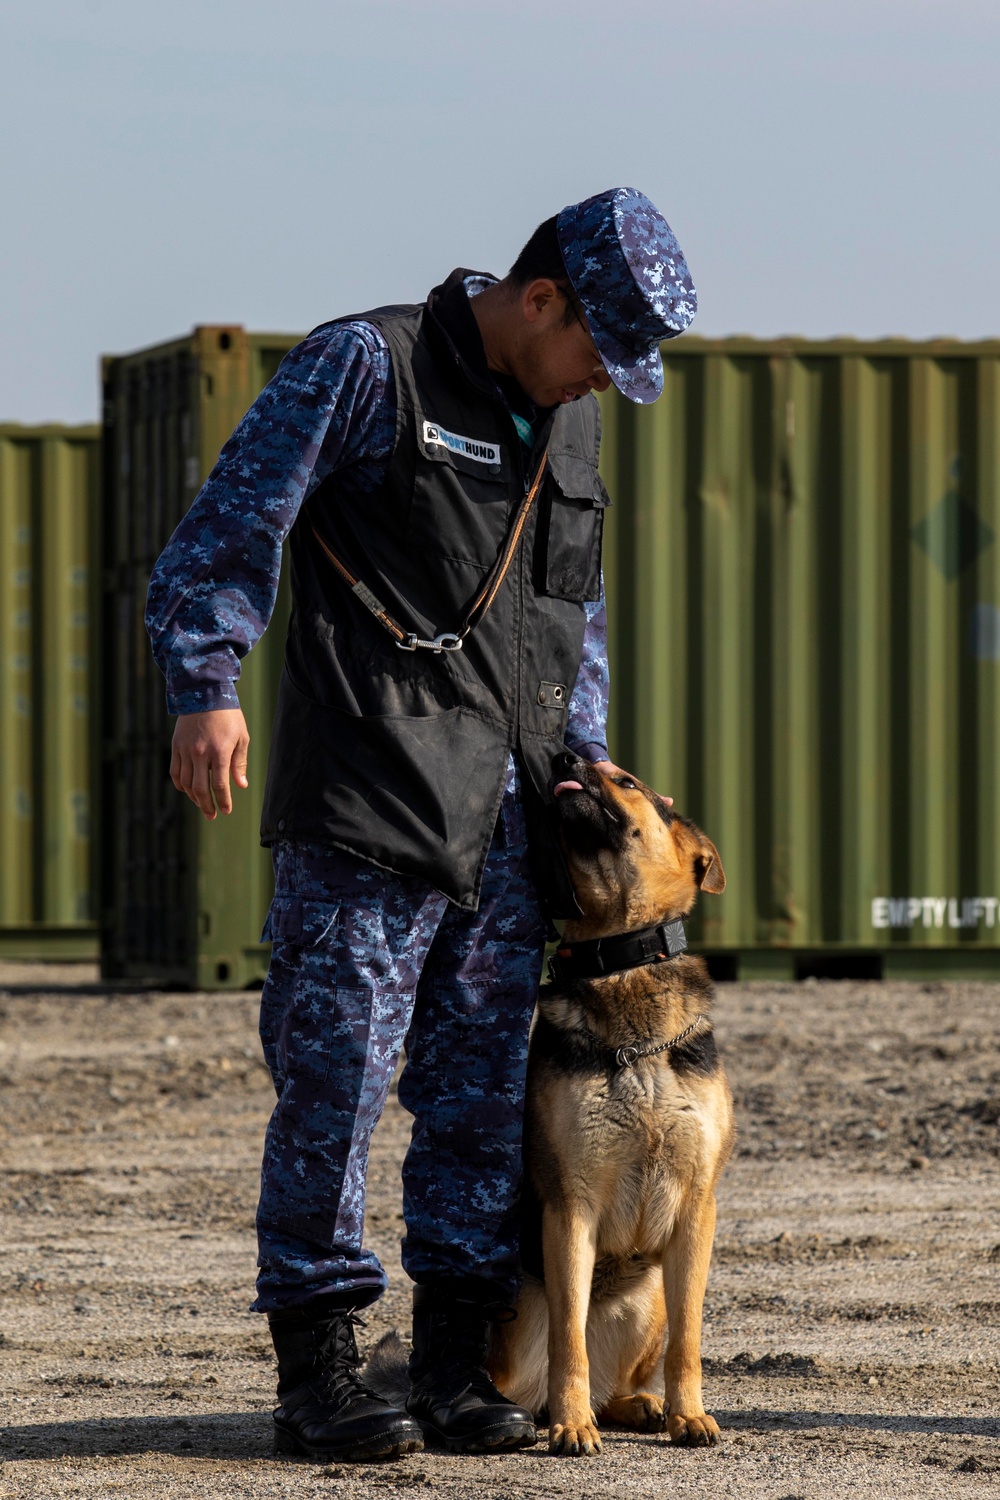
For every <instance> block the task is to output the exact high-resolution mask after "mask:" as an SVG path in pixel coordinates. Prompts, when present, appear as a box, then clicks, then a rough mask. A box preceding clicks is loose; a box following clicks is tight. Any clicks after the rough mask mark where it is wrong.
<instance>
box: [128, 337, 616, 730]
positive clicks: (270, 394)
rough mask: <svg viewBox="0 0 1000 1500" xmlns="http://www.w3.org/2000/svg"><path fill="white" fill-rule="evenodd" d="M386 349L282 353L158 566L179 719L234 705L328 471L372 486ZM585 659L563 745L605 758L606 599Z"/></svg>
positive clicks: (165, 666)
mask: <svg viewBox="0 0 1000 1500" xmlns="http://www.w3.org/2000/svg"><path fill="white" fill-rule="evenodd" d="M395 423H396V395H395V388H394V384H393V379H392V365H391V362H390V358H389V350H388V347H387V346H386V344H385V341H384V340H383V338H382V336H381V334H380V333H379V332H378V330H377V329H375V328H373V327H372V325H371V324H370V323H364V322H354V323H338V324H333V325H325V326H324V327H322V328H318V329H316V330H315V331H314V332H313V333H311V334H310V335H309V337H308V338H307V339H304V340H303V342H302V343H301V344H298V345H297V346H296V347H295V348H294V349H293V350H291V352H290V353H289V354H288V355H286V357H285V359H284V360H283V361H282V363H281V366H280V368H279V370H278V373H277V374H276V375H275V377H274V379H273V380H272V381H271V382H270V383H269V384H268V385H267V386H266V387H265V388H264V390H263V391H262V392H261V394H260V396H258V398H257V400H256V401H255V402H254V404H253V406H252V407H251V408H250V410H249V411H248V412H247V414H246V416H245V417H244V418H243V420H242V421H241V422H240V424H239V426H238V427H237V428H236V431H235V432H234V433H233V435H232V437H231V438H230V439H229V441H228V442H227V444H226V446H225V447H224V448H223V450H222V452H221V453H220V455H219V459H218V462H217V463H216V465H215V467H214V469H213V470H212V472H211V474H210V475H209V476H208V479H207V480H206V482H205V484H204V486H203V487H202V489H201V491H200V492H199V494H198V496H197V497H196V499H195V501H194V504H193V505H192V506H191V509H190V510H189V511H188V513H187V515H186V516H185V517H184V519H183V520H182V521H181V523H180V525H179V526H178V527H177V529H176V531H175V532H174V534H173V536H172V537H171V538H170V540H169V542H168V543H167V545H166V547H165V548H164V550H163V553H162V555H161V556H160V558H159V560H158V561H157V564H156V566H155V568H154V569H153V575H152V578H151V580H150V585H149V596H148V599H147V604H146V628H147V630H148V631H149V637H150V640H151V642H152V646H153V655H154V657H155V658H156V662H157V664H158V666H159V667H160V670H161V671H162V672H163V675H164V676H165V678H166V680H167V707H168V710H169V712H170V713H172V714H189V713H199V712H201V711H203V710H206V709H215V708H238V707H239V698H238V696H237V692H236V683H237V680H238V679H239V675H240V662H241V661H242V659H243V657H244V656H245V655H246V654H247V652H248V651H249V650H250V648H251V647H252V646H253V645H254V644H255V643H256V642H257V641H258V640H259V639H260V637H261V635H262V634H263V632H264V629H265V627H266V626H267V623H268V621H269V620H270V618H271V613H272V611H273V609H274V601H275V596H276V594H277V589H278V575H279V571H280V567H281V545H282V543H283V541H284V539H285V537H286V536H287V535H288V532H289V531H290V530H291V527H292V525H293V523H294V521H295V518H296V516H297V515H298V512H299V507H300V506H301V505H302V504H303V502H304V501H305V500H307V499H308V498H309V496H310V495H311V493H312V492H313V490H314V489H315V488H316V486H317V485H318V484H320V483H321V481H322V480H324V479H325V478H326V477H327V476H328V475H329V474H332V473H334V472H336V474H337V476H338V484H340V485H342V486H354V487H356V490H357V491H360V492H361V493H365V494H368V493H371V492H373V491H374V490H376V489H378V488H379V486H380V485H381V484H382V481H383V479H384V476H385V470H386V465H387V463H388V460H389V457H390V456H391V453H392V445H393V437H394V432H395ZM585 608H586V611H587V626H586V631H585V634H584V645H583V660H582V663H581V667H580V673H579V677H578V678H577V683H576V688H575V690H574V693H573V697H572V700H571V702H570V707H569V717H568V724H567V732H566V744H567V745H568V747H569V748H570V749H571V750H575V751H576V752H577V754H579V755H583V756H585V757H586V758H587V759H588V760H601V759H603V758H605V757H606V756H607V753H608V752H607V745H606V728H605V726H606V722H607V710H608V653H607V637H606V618H605V612H604V603H603V600H601V602H600V603H597V604H588V605H586V606H585Z"/></svg>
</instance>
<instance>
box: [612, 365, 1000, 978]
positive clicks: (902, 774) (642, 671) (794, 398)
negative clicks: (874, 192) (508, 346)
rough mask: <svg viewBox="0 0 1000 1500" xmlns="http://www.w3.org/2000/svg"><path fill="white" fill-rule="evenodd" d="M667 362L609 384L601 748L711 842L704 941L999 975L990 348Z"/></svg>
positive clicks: (900, 969) (743, 956)
mask: <svg viewBox="0 0 1000 1500" xmlns="http://www.w3.org/2000/svg"><path fill="white" fill-rule="evenodd" d="M664 364H665V375H666V379H665V390H664V395H663V397H662V398H661V400H660V401H659V402H657V403H656V405H654V406H651V407H634V406H631V405H629V404H628V403H627V402H625V401H623V400H621V399H620V398H613V399H610V400H609V399H605V401H604V413H605V436H604V458H603V470H604V474H605V478H606V481H607V483H608V487H609V489H610V491H611V494H612V496H613V498H614V499H615V502H616V504H615V508H614V510H613V511H612V512H611V513H610V517H611V518H612V524H610V525H609V528H608V543H607V547H606V552H605V567H606V574H607V592H608V598H609V612H610V638H611V643H612V661H611V670H612V694H613V697H612V725H611V744H612V748H613V751H614V753H615V754H616V756H617V758H618V759H619V760H620V761H621V763H622V764H624V765H627V766H630V767H632V768H634V769H635V770H636V771H637V773H638V774H639V775H640V776H642V777H643V778H644V779H646V780H648V781H650V782H651V783H653V784H654V785H655V786H657V787H659V788H660V789H661V790H663V791H666V792H669V793H671V794H672V795H673V796H674V798H675V799H676V803H677V806H678V807H679V808H680V809H681V810H683V811H684V812H686V813H689V814H690V815H691V816H692V817H694V818H695V819H696V820H697V821H698V822H699V823H701V824H702V825H703V827H704V828H705V830H706V832H708V833H709V835H710V836H711V837H712V838H713V839H714V840H715V841H716V842H717V844H718V846H719V850H720V853H721V856H722V860H723V864H724V866H725V868H726V872H727V875H728V879H729V886H728V889H727V891H726V894H725V895H724V896H722V897H721V898H705V900H704V901H703V902H702V903H701V908H700V910H699V913H698V916H697V921H696V924H695V926H694V929H693V936H694V937H695V939H696V941H697V942H698V943H699V944H700V946H702V947H704V948H706V949H708V950H709V951H711V952H712V953H713V954H715V955H717V967H721V968H722V969H723V971H724V970H725V964H724V962H722V960H724V958H725V956H726V955H728V956H729V958H730V960H731V963H730V970H729V971H730V972H739V973H740V974H741V975H743V976H751V975H753V974H754V973H759V974H761V975H762V976H763V975H765V974H768V975H785V976H791V975H793V974H795V973H796V972H798V973H802V972H803V970H805V971H806V972H808V971H810V970H811V971H812V972H817V971H818V972H824V971H826V972H830V973H838V972H842V973H850V972H857V973H866V972H868V973H877V972H884V973H886V974H900V975H907V974H909V975H914V976H915V975H918V974H922V975H929V976H930V975H934V974H941V973H944V972H978V973H981V974H984V975H989V976H991V977H996V976H998V975H1000V775H998V772H1000V343H997V342H993V343H982V344H962V343H958V342H953V341H950V340H949V341H936V342H933V343H926V344H912V343H904V342H901V341H885V342H879V343H871V344H867V343H860V342H855V341H853V340H849V339H842V340H837V341H834V342H830V343H812V342H807V341H805V340H797V339H789V340H781V341H775V342H768V343H762V342H758V341H754V340H750V339H742V338H737V339H725V340H720V341H708V340H701V339H696V338H683V339H678V340H676V341H675V342H673V343H670V344H668V345H666V346H665V347H664ZM817 955H823V956H824V958H823V961H820V962H817V961H816V956H817Z"/></svg>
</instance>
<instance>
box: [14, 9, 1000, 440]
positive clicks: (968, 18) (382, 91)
mask: <svg viewBox="0 0 1000 1500" xmlns="http://www.w3.org/2000/svg"><path fill="white" fill-rule="evenodd" d="M0 56H2V59H3V62H2V70H3V87H2V91H0V122H2V123H0V129H2V135H3V142H4V145H3V150H2V152H0V206H2V208H0V212H2V219H3V226H4V227H3V233H2V236H0V347H2V351H3V353H2V359H0V420H21V421H43V420H49V419H51V420H68V421H82V420H87V419H91V418H94V417H95V416H96V414H97V410H98V400H97V380H96V365H97V359H98V356H99V355H100V353H101V352H102V351H114V352H119V351H123V350H127V349H133V348H138V347H141V346H142V345H144V344H148V343H152V342H156V341H158V340H161V339H165V338H169V337H172V336H175V335H177V334H180V333H183V332H185V331H187V330H188V329H189V328H190V327H191V326H192V325H193V324H195V323H198V322H223V321H232V322H240V323H244V324H246V325H247V326H248V327H250V328H254V329H282V330H292V331H294V330H306V329H308V328H310V327H311V326H313V325H314V324H316V323H319V322H322V321H324V320H325V319H327V318H330V317H333V316H336V315H337V314H341V313H347V312H353V311H356V310H360V309H363V308H365V307H369V306H372V305H373V304H375V303H378V302H386V301H394V300H415V299H418V298H421V297H422V296H423V295H424V294H425V293H426V291H427V289H428V288H429V287H430V286H431V285H432V284H433V283H434V282H436V281H438V280H440V279H441V278H442V277H443V276H444V275H445V274H446V273H447V272H448V271H449V270H450V269H451V268H452V267H453V266H454V265H460V264H461V265H468V266H471V267H474V268H477V269H486V270H494V271H497V272H498V273H502V272H503V271H504V270H506V268H507V266H508V265H509V264H510V261H511V260H512V259H513V257H514V255H515V254H516V252H517V250H518V248H519V247H520V245H521V243H522V242H523V241H524V239H526V237H527V235H528V234H529V233H530V231H531V230H532V229H533V228H534V226H535V225H536V224H537V223H538V222H539V220H541V219H542V218H544V217H546V216H547V215H548V214H550V213H552V212H554V211H556V210H557V209H559V208H561V207H562V206H563V205H564V204H565V203H568V202H571V201H573V200H574V199H576V198H582V197H585V196H587V195H589V194H590V193H593V192H598V191H600V190H602V189H604V188H606V187H610V186H614V185H619V184H626V183H627V184H631V185H633V186H636V187H639V188H641V189H642V190H643V191H644V192H646V193H648V194H649V196H650V197H651V198H652V199H653V200H654V201H655V202H656V203H657V204H658V206H659V207H660V208H661V209H662V211H663V212H664V213H665V215H666V217H667V218H668V219H669V220H670V222H671V223H672V225H673V227H674V229H675V230H676V232H677V235H678V237H679V239H680V242H681V244H682V246H683V247H684V249H685V252H686V254H687V257H688V260H689V262H690V264H691V267H692V271H693V273H694V278H695V282H696V284H697V286H698V291H699V297H700V303H701V312H700V314H699V317H698V319H697V321H696V324H695V329H694V331H696V332H702V333H705V334H725V333H736V332H746V333H754V334H760V335H771V334H781V333H802V334H807V335H812V336H822V335H828V334H840V333H848V334H855V335H858V336H861V337H878V336H881V335H885V334H902V335H907V336H910V337H914V338H926V337H930V336H933V335H937V334H952V335H957V336H960V337H963V338H980V337H990V336H994V337H1000V306H998V294H997V280H998V270H1000V267H998V260H1000V257H998V244H1000V207H998V199H1000V149H998V137H1000V123H998V122H1000V106H998V100H1000V3H998V0H989V3H987V0H947V3H929V0H869V3H867V4H865V3H859V0H841V3H836V4H831V3H827V0H797V3H792V0H694V3H692V4H690V5H688V6H683V7H682V6H680V5H677V4H674V3H671V0H660V3H651V0H632V3H629V4H623V3H621V0H618V3H615V4H609V3H605V4H595V3H593V0H575V3H565V4H564V3H561V0H534V3H527V0H506V3H502V4H494V5H489V6H488V5H482V4H478V5H472V4H459V3H446V0H432V3H427V4H406V3H403V0H370V3H367V4H344V3H337V0H282V3H281V4H274V3H272V4H264V3H262V0H167V3H163V0H159V3H157V4H151V3H148V0H72V3H71V0H31V4H30V5H29V4H27V3H25V0H17V3H12V0H0Z"/></svg>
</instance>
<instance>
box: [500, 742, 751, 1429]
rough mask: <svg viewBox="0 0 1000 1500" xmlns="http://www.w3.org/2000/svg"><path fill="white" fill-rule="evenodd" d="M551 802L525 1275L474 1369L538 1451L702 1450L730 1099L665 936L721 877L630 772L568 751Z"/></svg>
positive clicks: (689, 972) (687, 831)
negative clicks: (551, 906)
mask: <svg viewBox="0 0 1000 1500" xmlns="http://www.w3.org/2000/svg"><path fill="white" fill-rule="evenodd" d="M553 791H554V793H555V807H556V813H557V818H558V823H559V830H560V837H561V839H562V843H563V847H564V850H565V854H566V859H567V862H568V865H569V870H570V875H571V877H572V880H573V885H574V888H575V891H576V896H577V901H578V904H579V906H580V908H581V910H582V913H583V914H582V916H581V917H579V918H578V919H576V920H574V921H571V922H569V923H568V924H567V926H566V930H565V933H564V936H563V941H562V945H561V947H560V949H559V950H558V952H557V955H556V959H555V961H554V966H553V977H554V982H553V983H552V984H551V985H548V986H543V987H542V991H541V994H540V998H539V1013H538V1018H537V1021H536V1025H535V1029H534V1032H533V1033H532V1039H531V1044H530V1049H529V1058H528V1094H527V1104H526V1111H525V1224H526V1230H525V1236H524V1247H523V1248H524V1261H525V1270H526V1272H527V1274H526V1278H525V1283H524V1286H523V1289H522V1292H521V1295H520V1299H519V1301H518V1305H517V1318H516V1319H515V1320H514V1321H512V1322H510V1323H506V1324H501V1325H499V1326H498V1327H497V1328H496V1330H495V1338H494V1346H493V1353H492V1357H491V1370H490V1373H491V1374H492V1376H493V1378H494V1380H495V1382H496V1384H497V1385H498V1386H499V1388H500V1390H502V1391H503V1393H504V1394H505V1395H506V1396H508V1397H509V1398H510V1399H512V1400H513V1401H516V1402H517V1403H518V1404H519V1405H522V1406H526V1407H528V1408H529V1409H531V1410H532V1411H534V1412H535V1413H537V1414H538V1415H539V1416H544V1414H545V1412H546V1411H547V1413H548V1421H549V1449H550V1451H551V1452H553V1453H559V1454H566V1455H573V1456H576V1455H581V1454H593V1453H599V1452H600V1449H601V1440H600V1436H599V1434H598V1427H597V1424H598V1421H599V1420H603V1421H608V1422H612V1423H614V1424H615V1425H617V1426H625V1427H632V1428H637V1429H638V1430H639V1431H641V1432H660V1431H663V1430H664V1429H665V1430H666V1431H667V1432H668V1433H669V1436H670V1438H671V1440H672V1441H673V1442H675V1443H690V1444H696V1445H701V1444H708V1443H715V1442H717V1441H718V1437H719V1427H718V1424H717V1423H716V1421H715V1418H714V1417H711V1416H709V1415H708V1413H707V1412H706V1411H705V1408H704V1405H703V1404H702V1389H701V1313H702V1302H703V1299H704V1295H705V1286H706V1282H707V1279H708V1265H709V1260H710V1258H711V1254H712V1238H713V1235H714V1231H715V1186H716V1183H717V1181H718V1178H719V1174H720V1173H721V1171H722V1168H723V1166H724V1165H725V1163H726V1160H727V1158H728V1156H729V1152H730V1150H731V1147H732V1141H733V1115H732V1097H731V1095H730V1092H729V1086H728V1084H727V1082H726V1077H725V1073H724V1072H723V1069H722V1065H721V1063H720V1061H719V1058H718V1054H717V1052H716V1048H715V1042H714V1039H713V1036H712V1028H711V1023H710V1021H709V1020H708V1015H707V1012H708V1009H709V1007H710V1004H711V999H712V985H711V981H710V980H709V978H708V974H707V971H706V969H705V965H704V963H703V961H702V960H701V959H699V958H696V957H693V956H689V955H686V954H684V953H683V951H682V950H683V926H682V925H681V923H682V919H683V918H685V917H686V916H687V915H688V914H689V913H690V911H691V909H692V907H693V905H694V902H695V898H696V896H697V894H698V891H699V890H702V891H706V892H711V893H713V894H718V893H720V892H721V891H722V890H723V889H724V888H725V883H726V877H725V874H724V873H723V869H722V864H721V862H720V859H719V855H718V851H717V850H716V848H715V846H714V845H713V844H712V843H711V842H710V841H709V840H708V839H707V838H706V837H705V835H704V834H703V833H702V832H701V830H700V829H698V828H696V827H695V825H694V824H693V823H691V822H689V821H688V820H687V819H686V818H682V817H679V816H678V815H677V814H676V813H674V812H672V811H671V809H670V808H669V807H668V806H667V804H666V802H665V801H664V800H663V798H661V797H659V796H657V794H656V793H655V792H653V791H651V790H650V789H649V788H648V787H646V786H643V785H642V784H641V783H640V782H638V781H637V780H635V778H634V777H630V776H626V775H624V774H621V773H617V772H616V773H611V774H604V773H602V772H601V771H598V770H597V769H596V768H595V767H594V766H592V765H590V764H588V763H587V762H585V761H581V760H577V759H576V758H575V757H573V756H571V755H566V756H564V757H560V763H559V764H558V767H557V775H556V778H555V782H554V785H553ZM671 924H672V925H671ZM597 939H601V940H602V941H601V943H600V944H598V942H597V941H596V940H597ZM674 952H676V955H677V956H671V955H672V953H674ZM643 960H645V961H643ZM623 961H626V962H627V963H628V966H627V967H624V966H621V965H622V963H623ZM602 968H603V970H604V973H603V974H602V973H601V970H602ZM532 1222H533V1223H534V1226H535V1230H536V1235H535V1253H533V1252H532V1238H533V1237H532V1233H531V1232H530V1226H531V1224H532ZM539 1249H540V1251H541V1254H540V1255H539V1254H538V1253H537V1251H538V1250H539ZM532 1272H534V1274H532ZM664 1341H666V1349H665V1352H664ZM661 1370H662V1387H661V1386H660V1375H661ZM660 1388H662V1391H663V1394H662V1395H660V1394H658V1389H660Z"/></svg>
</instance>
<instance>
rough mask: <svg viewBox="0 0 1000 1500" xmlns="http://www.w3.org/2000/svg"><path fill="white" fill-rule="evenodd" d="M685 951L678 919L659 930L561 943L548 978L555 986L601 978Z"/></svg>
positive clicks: (553, 957) (662, 923) (649, 929)
mask: <svg viewBox="0 0 1000 1500" xmlns="http://www.w3.org/2000/svg"><path fill="white" fill-rule="evenodd" d="M686 951H687V935H686V934H685V931H684V923H683V922H682V921H681V920H680V918H679V917H678V919H677V920H676V921H674V922H661V923H660V925H659V926H658V927H643V928H641V929H640V930H639V931H638V932H623V933H620V934H618V935H617V936H615V937H603V938H589V939H588V940H587V941H586V942H583V943H560V945H559V947H558V948H557V949H556V951H555V953H553V955H552V957H551V958H550V959H549V978H550V979H551V980H552V983H553V984H569V983H570V982H571V981H572V980H574V979H599V978H600V977H601V976H602V975H604V974H617V973H619V972H620V971H621V970H622V969H637V968H638V967H639V966H640V964H652V963H659V962H661V961H663V960H664V959H668V958H676V957H677V955H678V954H679V953H684V952H686Z"/></svg>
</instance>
